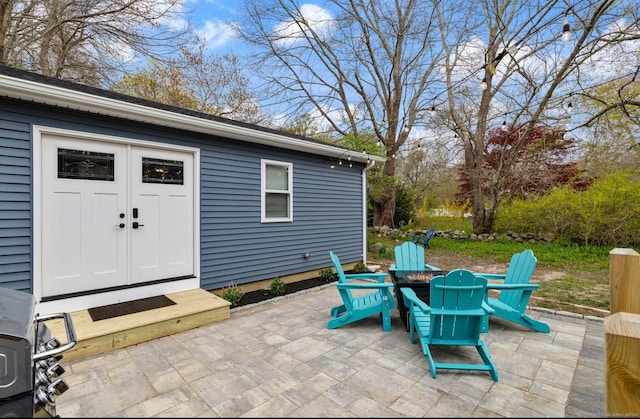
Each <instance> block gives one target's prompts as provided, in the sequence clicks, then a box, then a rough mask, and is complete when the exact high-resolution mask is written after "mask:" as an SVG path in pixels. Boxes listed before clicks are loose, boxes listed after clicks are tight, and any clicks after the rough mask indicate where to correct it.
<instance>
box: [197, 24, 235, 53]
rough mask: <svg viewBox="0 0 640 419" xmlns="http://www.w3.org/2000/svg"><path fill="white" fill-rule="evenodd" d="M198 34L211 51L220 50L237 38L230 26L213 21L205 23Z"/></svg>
mask: <svg viewBox="0 0 640 419" xmlns="http://www.w3.org/2000/svg"><path fill="white" fill-rule="evenodd" d="M196 34H197V35H198V37H200V38H202V39H203V40H204V41H205V42H206V44H207V47H208V48H209V49H215V48H220V47H222V46H224V45H226V44H227V43H228V42H230V41H231V40H232V39H234V37H235V33H234V31H233V28H232V27H231V26H230V25H229V24H227V23H224V22H221V21H211V20H207V21H205V22H204V25H203V26H202V28H200V29H198V30H197V31H196Z"/></svg>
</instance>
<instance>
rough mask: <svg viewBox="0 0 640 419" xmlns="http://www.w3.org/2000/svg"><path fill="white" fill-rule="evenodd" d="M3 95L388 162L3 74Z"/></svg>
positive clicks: (0, 87) (0, 89)
mask: <svg viewBox="0 0 640 419" xmlns="http://www.w3.org/2000/svg"><path fill="white" fill-rule="evenodd" d="M0 95H2V96H6V97H10V98H14V99H21V100H25V101H30V102H36V103H42V104H46V105H51V106H57V107H62V108H68V109H74V110H78V111H84V112H89V113H93V114H99V115H107V116H112V117H117V118H123V119H129V120H133V121H139V122H146V123H149V124H154V125H161V126H167V127H173V128H178V129H184V130H187V131H194V132H201V133H204V134H210V135H217V136H220V137H225V138H232V139H235V140H240V141H246V142H251V143H257V144H265V145H269V146H276V147H281V148H285V149H289V150H296V151H302V152H306V153H312V154H319V155H323V156H327V157H333V158H340V159H345V160H346V159H347V158H348V157H351V159H352V160H353V161H359V162H367V161H377V162H384V161H385V160H386V159H385V158H383V157H380V156H375V155H370V154H363V153H362V152H358V151H353V150H346V149H343V148H339V147H334V146H331V145H329V144H321V143H314V142H311V141H304V140H300V139H296V138H291V137H287V136H285V135H280V134H277V133H272V132H265V131H260V130H256V129H252V128H249V127H244V126H237V125H233V124H226V123H223V122H220V121H213V120H209V119H204V118H198V117H196V116H191V115H184V114H181V113H175V112H171V111H167V110H163V109H156V108H151V107H148V106H143V105H139V104H136V103H130V102H125V101H121V100H116V99H112V98H107V97H102V96H97V95H92V94H89V93H86V92H81V91H76V90H71V89H65V88H62V87H59V86H53V85H48V84H43V83H38V82H34V81H31V80H23V79H19V78H14V77H9V76H6V75H0Z"/></svg>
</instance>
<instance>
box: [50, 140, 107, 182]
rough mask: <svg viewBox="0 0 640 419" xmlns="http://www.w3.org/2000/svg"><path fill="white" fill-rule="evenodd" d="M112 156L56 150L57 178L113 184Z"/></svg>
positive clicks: (80, 151) (90, 152) (64, 149)
mask: <svg viewBox="0 0 640 419" xmlns="http://www.w3.org/2000/svg"><path fill="white" fill-rule="evenodd" d="M113 168H114V154H111V153H97V152H95V151H83V150H70V149H66V148H59V149H58V178H61V179H62V178H66V179H84V180H104V181H110V182H113V180H114V175H113V172H114V171H113Z"/></svg>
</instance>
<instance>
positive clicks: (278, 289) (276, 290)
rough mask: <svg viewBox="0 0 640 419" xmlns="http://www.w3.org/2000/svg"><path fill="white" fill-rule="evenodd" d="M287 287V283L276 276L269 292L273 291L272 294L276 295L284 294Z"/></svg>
mask: <svg viewBox="0 0 640 419" xmlns="http://www.w3.org/2000/svg"><path fill="white" fill-rule="evenodd" d="M286 287H287V284H285V283H284V281H283V280H282V279H280V278H279V277H277V276H276V277H275V278H273V281H271V286H269V292H270V293H271V295H276V296H278V295H284V292H285V288H286Z"/></svg>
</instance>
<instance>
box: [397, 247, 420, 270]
mask: <svg viewBox="0 0 640 419" xmlns="http://www.w3.org/2000/svg"><path fill="white" fill-rule="evenodd" d="M394 250H395V256H396V261H395V262H396V263H395V267H396V270H397V271H416V272H423V271H424V270H425V267H424V248H423V247H421V246H418V245H417V244H416V243H413V242H404V243H402V244H401V245H399V246H396V247H395V249H394Z"/></svg>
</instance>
